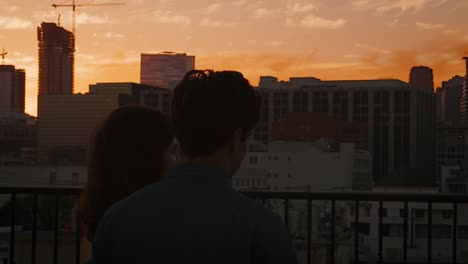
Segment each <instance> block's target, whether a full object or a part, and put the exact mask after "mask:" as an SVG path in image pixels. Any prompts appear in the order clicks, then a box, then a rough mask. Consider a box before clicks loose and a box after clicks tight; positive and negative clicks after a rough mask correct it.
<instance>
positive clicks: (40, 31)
mask: <svg viewBox="0 0 468 264" xmlns="http://www.w3.org/2000/svg"><path fill="white" fill-rule="evenodd" d="M37 40H38V41H39V95H49V94H72V93H73V70H74V61H75V57H74V52H75V37H74V36H73V34H72V33H71V32H69V31H67V30H65V29H64V28H63V27H59V26H57V25H56V24H55V23H44V22H43V23H42V24H41V26H40V27H38V28H37Z"/></svg>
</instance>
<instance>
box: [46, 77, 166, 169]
mask: <svg viewBox="0 0 468 264" xmlns="http://www.w3.org/2000/svg"><path fill="white" fill-rule="evenodd" d="M127 104H140V105H144V106H146V107H150V108H153V109H157V110H159V111H161V112H163V113H166V114H167V113H168V112H169V91H168V90H167V89H162V88H158V87H153V86H149V85H142V84H138V83H97V84H93V85H90V89H89V93H86V94H73V95H72V94H67V95H60V94H59V95H47V96H39V112H38V161H39V163H41V164H51V165H84V164H85V163H86V159H85V157H86V155H85V154H86V149H87V146H88V144H89V139H90V136H91V133H92V131H93V129H95V127H96V126H97V125H98V123H99V122H101V121H102V120H103V118H104V117H105V116H106V115H108V114H109V113H110V112H112V111H113V110H115V109H116V108H118V107H120V106H123V105H127Z"/></svg>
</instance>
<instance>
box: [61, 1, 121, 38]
mask: <svg viewBox="0 0 468 264" xmlns="http://www.w3.org/2000/svg"><path fill="white" fill-rule="evenodd" d="M119 5H125V3H101V4H75V0H73V2H72V3H71V4H52V6H53V7H54V8H58V7H71V8H72V10H73V13H72V16H73V17H72V18H73V22H72V23H73V29H72V31H73V36H74V37H75V39H76V8H77V7H83V6H119Z"/></svg>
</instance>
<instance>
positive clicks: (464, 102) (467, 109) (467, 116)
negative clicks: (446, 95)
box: [460, 57, 468, 126]
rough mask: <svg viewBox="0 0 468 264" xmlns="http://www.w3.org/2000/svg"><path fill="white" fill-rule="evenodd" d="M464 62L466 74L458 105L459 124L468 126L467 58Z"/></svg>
mask: <svg viewBox="0 0 468 264" xmlns="http://www.w3.org/2000/svg"><path fill="white" fill-rule="evenodd" d="M463 59H464V60H465V62H466V74H465V80H464V81H463V94H462V99H461V104H460V110H461V123H462V124H463V125H465V126H467V125H468V57H464V58H463Z"/></svg>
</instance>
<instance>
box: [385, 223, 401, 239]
mask: <svg viewBox="0 0 468 264" xmlns="http://www.w3.org/2000/svg"><path fill="white" fill-rule="evenodd" d="M382 235H383V236H386V237H403V236H404V225H402V224H383V225H382Z"/></svg>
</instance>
